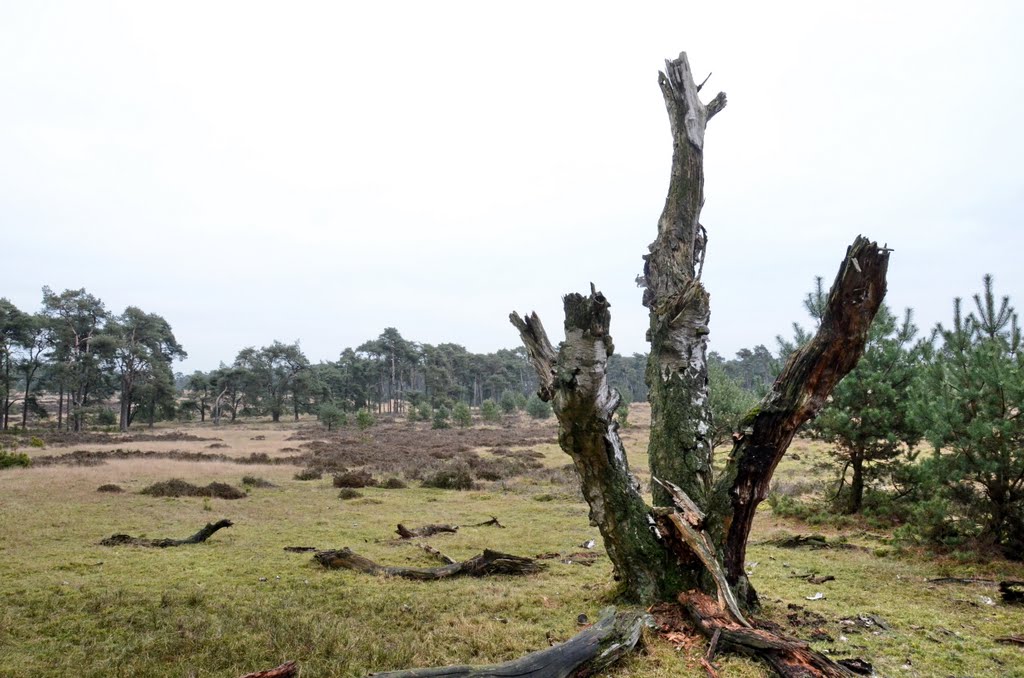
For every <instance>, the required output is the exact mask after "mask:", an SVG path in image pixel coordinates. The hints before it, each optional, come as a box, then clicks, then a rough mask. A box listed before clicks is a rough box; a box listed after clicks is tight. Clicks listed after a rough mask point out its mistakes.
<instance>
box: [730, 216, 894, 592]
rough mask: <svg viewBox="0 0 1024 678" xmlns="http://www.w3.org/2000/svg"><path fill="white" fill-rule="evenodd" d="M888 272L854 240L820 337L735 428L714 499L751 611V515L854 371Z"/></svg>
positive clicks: (736, 579) (880, 257) (879, 256)
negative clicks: (723, 508)
mask: <svg viewBox="0 0 1024 678" xmlns="http://www.w3.org/2000/svg"><path fill="white" fill-rule="evenodd" d="M888 266H889V251H888V250H887V249H885V248H880V247H879V246H878V245H877V243H873V242H871V241H869V240H868V239H867V238H864V237H862V236H857V238H856V240H854V242H853V244H852V245H851V246H850V247H849V248H848V249H847V251H846V257H844V259H843V261H842V263H841V264H840V266H839V273H837V274H836V279H835V282H834V283H832V289H831V290H830V292H829V295H828V302H827V305H826V307H825V314H824V316H823V317H822V320H821V325H820V326H819V328H818V332H817V334H815V335H814V338H813V339H811V341H810V342H808V343H807V344H806V345H804V346H803V347H802V348H800V349H799V350H797V351H796V352H794V353H793V355H791V356H790V358H789V360H788V361H787V362H786V365H785V367H783V369H782V373H781V374H780V375H779V377H778V379H776V380H775V383H774V384H773V385H772V388H771V390H770V391H769V392H768V394H767V395H766V396H765V397H764V398H763V399H762V400H761V402H760V404H759V405H758V406H757V407H755V408H754V410H753V411H751V412H750V414H748V415H747V417H746V419H745V420H744V421H743V422H741V424H740V427H741V428H740V431H739V432H738V433H737V434H736V437H735V442H734V445H733V450H732V453H731V454H730V456H729V462H728V465H727V466H726V470H725V473H723V474H722V476H721V478H720V479H719V480H718V482H717V488H716V489H717V492H716V494H717V495H718V496H719V497H723V498H724V497H728V501H729V503H730V510H729V511H728V512H726V513H725V515H724V518H725V522H726V524H727V525H728V528H727V534H726V536H725V541H724V547H725V569H726V574H727V576H728V578H729V583H730V584H732V585H733V586H735V587H738V589H739V591H738V592H739V593H740V596H741V598H745V599H746V600H747V601H748V603H750V604H753V603H756V594H755V593H754V590H753V588H752V587H750V586H749V583H748V581H747V576H746V573H745V571H744V561H745V560H746V554H747V539H748V538H749V536H750V528H751V527H752V526H753V523H754V512H755V511H756V510H757V507H758V505H759V504H760V503H761V502H762V501H764V499H765V497H767V496H768V487H769V484H770V482H771V478H772V475H773V474H774V473H775V467H776V466H777V465H778V463H779V461H781V460H782V456H783V455H784V454H785V452H786V449H787V448H788V447H789V443H790V442H792V440H793V436H795V435H796V432H797V430H799V428H800V427H801V426H802V425H803V424H804V423H805V422H806V421H807V420H808V419H810V418H811V417H813V416H815V415H816V414H817V413H818V411H819V410H820V409H821V408H822V407H823V406H824V405H825V401H826V400H827V398H828V396H829V394H830V393H831V392H832V389H833V388H835V386H836V384H838V383H839V381H840V380H841V379H842V378H843V377H845V376H846V375H847V374H848V373H849V372H850V370H852V369H853V368H854V367H856V366H857V361H858V360H860V357H861V355H862V354H863V353H864V345H865V344H866V343H867V340H868V330H869V328H870V327H871V321H872V320H874V318H875V313H877V312H878V308H879V307H880V306H881V304H882V298H883V297H884V296H885V274H886V271H887V270H888Z"/></svg>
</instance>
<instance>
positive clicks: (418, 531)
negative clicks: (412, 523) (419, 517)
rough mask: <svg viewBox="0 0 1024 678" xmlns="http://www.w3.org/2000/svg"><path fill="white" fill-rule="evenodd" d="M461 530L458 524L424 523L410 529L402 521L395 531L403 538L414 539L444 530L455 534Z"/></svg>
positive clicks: (430, 535)
mask: <svg viewBox="0 0 1024 678" xmlns="http://www.w3.org/2000/svg"><path fill="white" fill-rule="evenodd" d="M458 531H459V526H458V525H424V526H423V527H415V528H413V529H411V530H410V529H409V528H408V527H406V526H405V525H403V524H402V523H398V529H397V530H395V532H397V533H398V536H399V537H401V538H402V539H414V538H416V537H432V536H434V535H435V534H440V533H442V532H448V533H451V534H454V533H456V532H458Z"/></svg>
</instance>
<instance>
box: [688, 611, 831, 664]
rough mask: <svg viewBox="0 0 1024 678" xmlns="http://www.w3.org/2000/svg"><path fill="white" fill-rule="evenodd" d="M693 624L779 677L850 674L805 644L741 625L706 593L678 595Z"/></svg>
mask: <svg viewBox="0 0 1024 678" xmlns="http://www.w3.org/2000/svg"><path fill="white" fill-rule="evenodd" d="M679 602H680V604H681V605H682V606H683V607H684V608H685V609H686V612H687V614H688V615H689V617H690V619H691V621H692V622H693V624H694V626H696V627H697V629H698V630H700V632H701V633H702V634H704V635H705V636H707V637H708V638H715V637H716V636H717V638H718V640H717V641H716V645H717V647H720V648H721V649H723V650H728V651H731V652H739V653H741V654H748V655H752V656H755V657H758V658H759V659H761V660H763V661H765V662H766V663H767V664H768V665H769V666H771V667H772V669H774V670H775V672H776V673H777V674H778V675H780V676H783V678H809V677H811V676H824V677H827V678H847V677H848V676H850V673H849V672H848V671H847V670H846V669H845V668H843V667H842V666H840V665H839V664H837V663H835V662H834V661H832V660H831V659H829V658H828V657H826V656H825V655H823V654H821V653H820V652H816V651H814V650H812V649H811V648H810V646H808V645H807V643H805V642H803V641H800V640H797V639H795V638H787V637H785V636H781V635H778V634H775V633H772V632H771V631H766V630H764V629H756V628H749V627H745V626H742V625H741V624H738V623H736V621H735V620H733V619H731V618H730V617H729V616H727V615H725V614H723V613H722V611H721V608H720V607H719V606H718V605H717V604H716V603H715V601H714V600H713V599H712V598H710V597H709V596H707V595H705V594H703V593H700V592H696V591H692V592H689V593H684V594H681V595H680V596H679Z"/></svg>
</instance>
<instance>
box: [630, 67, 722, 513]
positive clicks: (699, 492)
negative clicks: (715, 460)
mask: <svg viewBox="0 0 1024 678" xmlns="http://www.w3.org/2000/svg"><path fill="white" fill-rule="evenodd" d="M658 84H659V85H660V86H661V92H662V95H663V97H664V99H665V107H666V109H667V111H668V117H669V123H670V125H671V131H672V174H671V178H670V180H669V187H668V196H667V198H666V200H665V207H664V209H663V210H662V213H661V218H660V219H659V220H658V236H657V238H656V239H655V241H654V242H653V243H651V245H650V248H649V249H650V253H649V254H647V255H646V256H645V257H644V260H645V263H644V276H643V279H642V282H643V284H644V285H645V286H646V288H647V289H646V290H645V291H644V299H643V303H644V306H646V307H647V308H648V309H649V310H650V327H649V329H648V340H649V341H650V342H651V352H650V355H649V356H648V360H647V375H646V376H647V386H648V389H649V391H648V393H649V394H648V399H649V400H650V403H651V436H650V442H649V444H648V456H649V459H650V466H651V473H652V474H653V475H655V476H657V477H658V478H660V479H662V480H665V481H668V482H671V483H672V484H674V485H676V486H677V487H679V488H681V489H682V490H683V492H685V493H686V494H687V495H688V496H689V497H691V498H692V499H693V500H694V501H696V502H697V503H698V504H701V505H705V504H706V503H707V495H708V492H709V491H710V489H711V441H710V436H709V434H710V429H711V409H710V405H709V402H708V397H707V384H708V368H707V356H706V353H707V337H708V333H709V331H710V330H709V329H708V323H709V322H710V319H711V307H710V305H709V296H708V293H707V290H705V289H704V286H703V284H701V282H700V275H701V269H702V268H703V265H704V251H705V245H706V243H707V234H706V232H705V230H704V227H703V226H701V224H700V221H699V219H700V210H701V207H702V206H703V205H704V128H705V125H706V124H707V121H708V120H709V119H710V118H711V116H713V115H714V114H715V113H717V112H718V111H720V110H721V109H722V108H724V107H725V102H726V98H725V94H724V93H719V94H718V96H716V97H715V99H714V100H713V101H712V102H711V103H709V104H708V105H707V106H705V105H704V104H702V103H701V101H700V99H699V98H698V96H697V92H698V90H699V88H698V86H697V84H696V83H695V82H694V79H693V74H692V73H691V72H690V64H689V62H688V61H687V58H686V54H685V53H684V54H680V55H679V58H678V59H676V60H675V61H666V62H665V72H664V73H660V74H659V78H658ZM653 495H654V503H655V505H656V506H671V505H672V498H671V497H670V496H669V494H668V493H667V492H665V491H664V490H663V488H661V487H655V488H653Z"/></svg>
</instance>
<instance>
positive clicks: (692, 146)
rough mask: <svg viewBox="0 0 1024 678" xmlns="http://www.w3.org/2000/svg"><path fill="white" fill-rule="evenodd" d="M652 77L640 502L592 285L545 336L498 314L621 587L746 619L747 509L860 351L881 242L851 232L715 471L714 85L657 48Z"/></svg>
mask: <svg viewBox="0 0 1024 678" xmlns="http://www.w3.org/2000/svg"><path fill="white" fill-rule="evenodd" d="M659 84H660V85H661V89H662V93H663V95H664V98H665V104H666V108H667V109H668V113H669V120H670V123H671V128H672V138H673V161H672V174H671V180H670V185H669V190H668V197H667V199H666V202H665V207H664V210H663V212H662V215H661V218H660V220H659V222H658V236H657V238H656V239H655V241H654V243H652V244H651V246H650V253H649V254H648V255H647V256H645V257H644V258H645V260H646V261H645V265H644V275H643V276H642V278H641V279H640V282H641V284H642V285H643V286H645V287H646V288H647V289H646V290H645V292H644V305H645V306H646V307H647V308H648V309H649V311H650V328H649V330H648V339H649V341H650V342H651V353H650V357H649V361H648V367H647V374H646V377H647V382H648V386H649V399H650V402H651V435H650V443H649V448H648V454H649V459H650V466H651V473H652V476H653V477H654V478H655V479H656V480H657V482H656V483H655V484H654V487H653V488H652V494H653V499H654V504H655V508H654V509H652V508H650V507H648V506H647V505H646V503H645V502H644V500H643V498H642V497H641V495H640V491H639V485H638V483H637V482H636V480H635V478H634V477H633V476H632V474H631V473H630V470H629V464H628V462H627V460H626V455H625V451H624V450H623V447H622V442H621V440H620V439H619V437H618V433H617V425H616V424H615V422H614V421H613V419H612V413H613V412H614V411H615V408H616V407H617V406H618V404H619V396H618V394H617V393H616V392H615V391H614V390H612V389H611V388H610V387H609V385H608V382H607V377H606V373H607V360H608V356H609V355H611V353H612V350H613V346H612V339H611V336H610V334H609V322H610V315H609V313H608V307H609V304H608V301H607V300H606V299H605V297H604V296H603V295H602V294H601V293H600V292H598V291H597V290H596V289H595V288H594V286H593V285H591V293H590V295H589V296H587V297H584V296H582V295H579V294H568V295H566V296H565V297H564V307H565V341H563V342H562V343H561V344H560V345H559V347H558V349H557V350H556V349H555V348H554V346H553V345H552V343H551V341H550V339H549V338H548V336H547V334H546V332H545V331H544V327H543V325H542V324H541V321H540V319H539V318H538V317H537V315H536V314H531V315H529V316H527V317H526V318H525V319H524V318H522V317H520V316H519V315H518V314H517V313H513V314H512V315H511V316H510V320H511V321H512V323H513V325H515V327H516V328H517V329H518V330H519V333H520V336H521V338H522V340H523V343H524V345H525V346H526V349H527V354H528V355H529V357H530V361H531V363H532V364H533V366H534V368H535V370H536V371H537V375H538V383H539V388H538V395H539V396H540V397H541V398H542V399H544V400H548V401H550V402H551V403H552V405H553V409H554V411H555V414H556V416H557V417H558V421H559V425H560V432H559V442H560V444H561V446H562V449H563V450H565V451H566V452H567V453H568V454H569V455H570V457H572V459H573V462H574V465H575V467H576V470H577V471H578V472H579V475H580V478H581V481H582V489H583V494H584V497H585V498H586V500H587V502H588V504H589V505H590V518H591V522H592V524H594V525H596V526H597V527H598V528H599V530H600V532H601V536H602V538H603V539H604V543H605V547H606V549H607V551H608V555H609V557H610V558H611V560H612V563H613V564H614V566H615V572H616V575H617V577H618V578H620V579H621V580H622V581H623V583H624V588H625V591H624V593H625V594H626V595H627V596H629V597H633V598H636V599H639V600H641V601H643V602H653V601H657V600H674V599H675V598H676V597H677V596H678V595H679V594H680V593H682V592H684V591H688V590H690V589H699V590H701V591H704V592H708V593H714V594H716V595H717V598H718V606H719V609H720V610H722V611H723V614H725V615H726V616H725V618H726V619H727V620H728V622H729V624H734V625H736V626H738V627H745V626H747V622H746V620H745V619H744V612H745V611H746V610H748V609H750V608H753V607H755V606H756V602H757V600H756V595H755V594H754V592H753V589H752V588H751V587H750V586H749V582H748V581H747V579H746V575H745V572H744V570H743V565H744V557H745V554H746V542H747V538H748V537H749V534H750V528H751V525H752V522H753V518H754V511H755V509H756V508H757V506H758V504H759V503H760V502H761V501H762V500H763V499H764V498H765V496H766V495H767V490H768V484H769V481H770V479H771V476H772V473H773V472H774V470H775V467H776V465H777V464H778V462H779V460H780V459H781V457H782V455H783V453H784V452H785V450H786V448H787V446H788V445H789V443H790V442H791V440H792V438H793V436H794V435H795V433H796V431H797V429H798V428H799V427H800V426H801V425H802V424H803V423H804V422H805V421H807V419H808V418H810V417H812V416H814V415H815V414H816V413H817V412H818V410H819V409H820V408H821V407H822V405H823V404H824V402H825V399H826V398H827V397H828V394H829V393H830V392H831V390H832V389H833V388H834V387H835V385H836V384H837V383H838V382H839V380H840V379H842V377H843V376H845V375H846V374H847V373H848V372H849V371H850V370H851V369H852V368H853V367H854V366H855V365H856V363H857V360H858V359H859V358H860V355H861V353H862V352H863V349H864V344H865V342H866V341H867V331H868V328H869V326H870V324H871V321H872V320H873V318H874V316H875V313H876V311H877V310H878V307H879V305H880V303H881V300H882V297H883V296H884V294H885V274H886V268H887V263H888V250H886V249H884V248H879V247H878V246H877V244H875V243H873V242H870V241H868V240H867V239H866V238H863V237H858V238H857V239H856V240H855V241H854V243H853V245H852V246H851V247H850V248H849V250H848V251H847V255H846V258H845V259H844V261H843V263H842V265H841V266H840V269H839V273H838V275H837V277H836V282H835V284H834V285H833V287H832V290H831V292H830V295H829V299H828V307H827V309H826V312H825V315H824V317H823V319H822V323H821V327H820V329H819V331H818V333H817V335H816V336H815V337H814V338H813V339H812V340H811V342H810V343H809V344H808V345H807V346H805V347H804V348H802V349H801V350H799V351H797V352H796V353H795V354H794V355H793V356H792V357H791V358H790V360H789V362H788V363H787V365H786V367H785V368H784V369H783V372H782V374H781V375H780V376H779V379H778V380H777V381H776V383H775V385H774V386H773V387H772V390H771V391H770V392H769V394H768V395H767V396H766V398H765V399H764V400H763V401H762V403H761V404H760V405H759V406H758V407H757V408H755V409H754V410H753V411H752V412H751V413H750V415H748V417H747V419H746V420H745V421H744V422H743V429H742V432H741V433H740V434H739V435H738V436H737V439H736V441H735V443H734V447H733V451H732V454H731V456H730V460H729V462H728V464H727V466H726V469H725V471H724V473H722V474H721V476H720V477H717V478H716V477H714V475H713V470H712V466H711V445H710V439H709V436H710V430H711V415H710V409H709V402H708V397H707V395H708V392H707V389H708V379H707V360H706V349H707V335H708V333H709V329H708V322H709V319H710V307H709V296H708V293H707V291H706V290H705V289H704V286H703V285H702V283H701V281H700V277H701V271H702V268H703V263H704V252H705V245H706V242H707V233H706V231H705V230H704V227H703V226H702V225H701V224H700V222H699V217H700V210H701V207H702V205H703V201H704V196H703V184H704V176H703V149H704V131H705V125H706V123H707V121H708V120H709V119H710V118H711V117H712V116H714V115H715V114H716V113H718V112H719V111H721V110H722V108H723V107H724V106H725V101H726V99H725V95H724V94H719V95H718V96H716V97H715V98H714V99H713V100H712V101H711V102H710V103H708V104H707V105H704V104H702V103H701V102H700V100H699V98H698V96H697V92H698V91H699V89H700V87H699V86H697V85H696V84H695V82H694V79H693V76H692V74H691V72H690V67H689V64H688V63H687V60H686V55H685V54H682V55H680V57H679V59H677V60H675V61H671V62H667V64H666V70H665V73H662V74H661V77H660V79H659ZM730 628H731V627H730ZM723 632H724V631H723ZM720 635H721V634H720ZM754 635H755V636H756V635H757V634H754ZM787 642H788V641H787ZM794 642H795V641H794ZM734 644H736V645H737V646H738V645H740V643H734ZM768 649H771V650H772V652H775V653H776V654H778V651H779V648H774V649H772V648H762V650H765V651H764V652H759V654H763V655H764V656H765V659H766V661H768V662H769V664H771V665H772V666H773V667H774V668H775V669H776V670H777V671H779V672H781V673H782V675H797V673H794V671H796V669H795V668H793V667H802V668H800V670H801V671H804V672H805V673H803V674H800V675H844V674H843V673H830V672H832V671H836V670H838V671H843V669H841V667H840V668H838V669H836V668H835V665H834V664H831V662H828V661H827V660H825V659H824V658H818V657H815V656H813V655H814V653H812V652H810V651H807V652H808V653H809V654H808V656H804V654H803V651H802V650H801V651H800V652H797V649H798V648H796V647H795V646H793V647H789V646H788V645H787V649H786V652H787V653H789V654H786V657H790V656H793V657H797V659H794V660H793V662H795V663H793V664H792V666H790V665H789V664H787V663H786V662H789V661H790V659H785V660H780V659H777V658H773V656H769V655H772V652H767V650H768ZM794 653H795V654H794ZM821 660H823V661H821ZM787 666H788V667H789V668H787ZM786 671H789V673H786Z"/></svg>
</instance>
